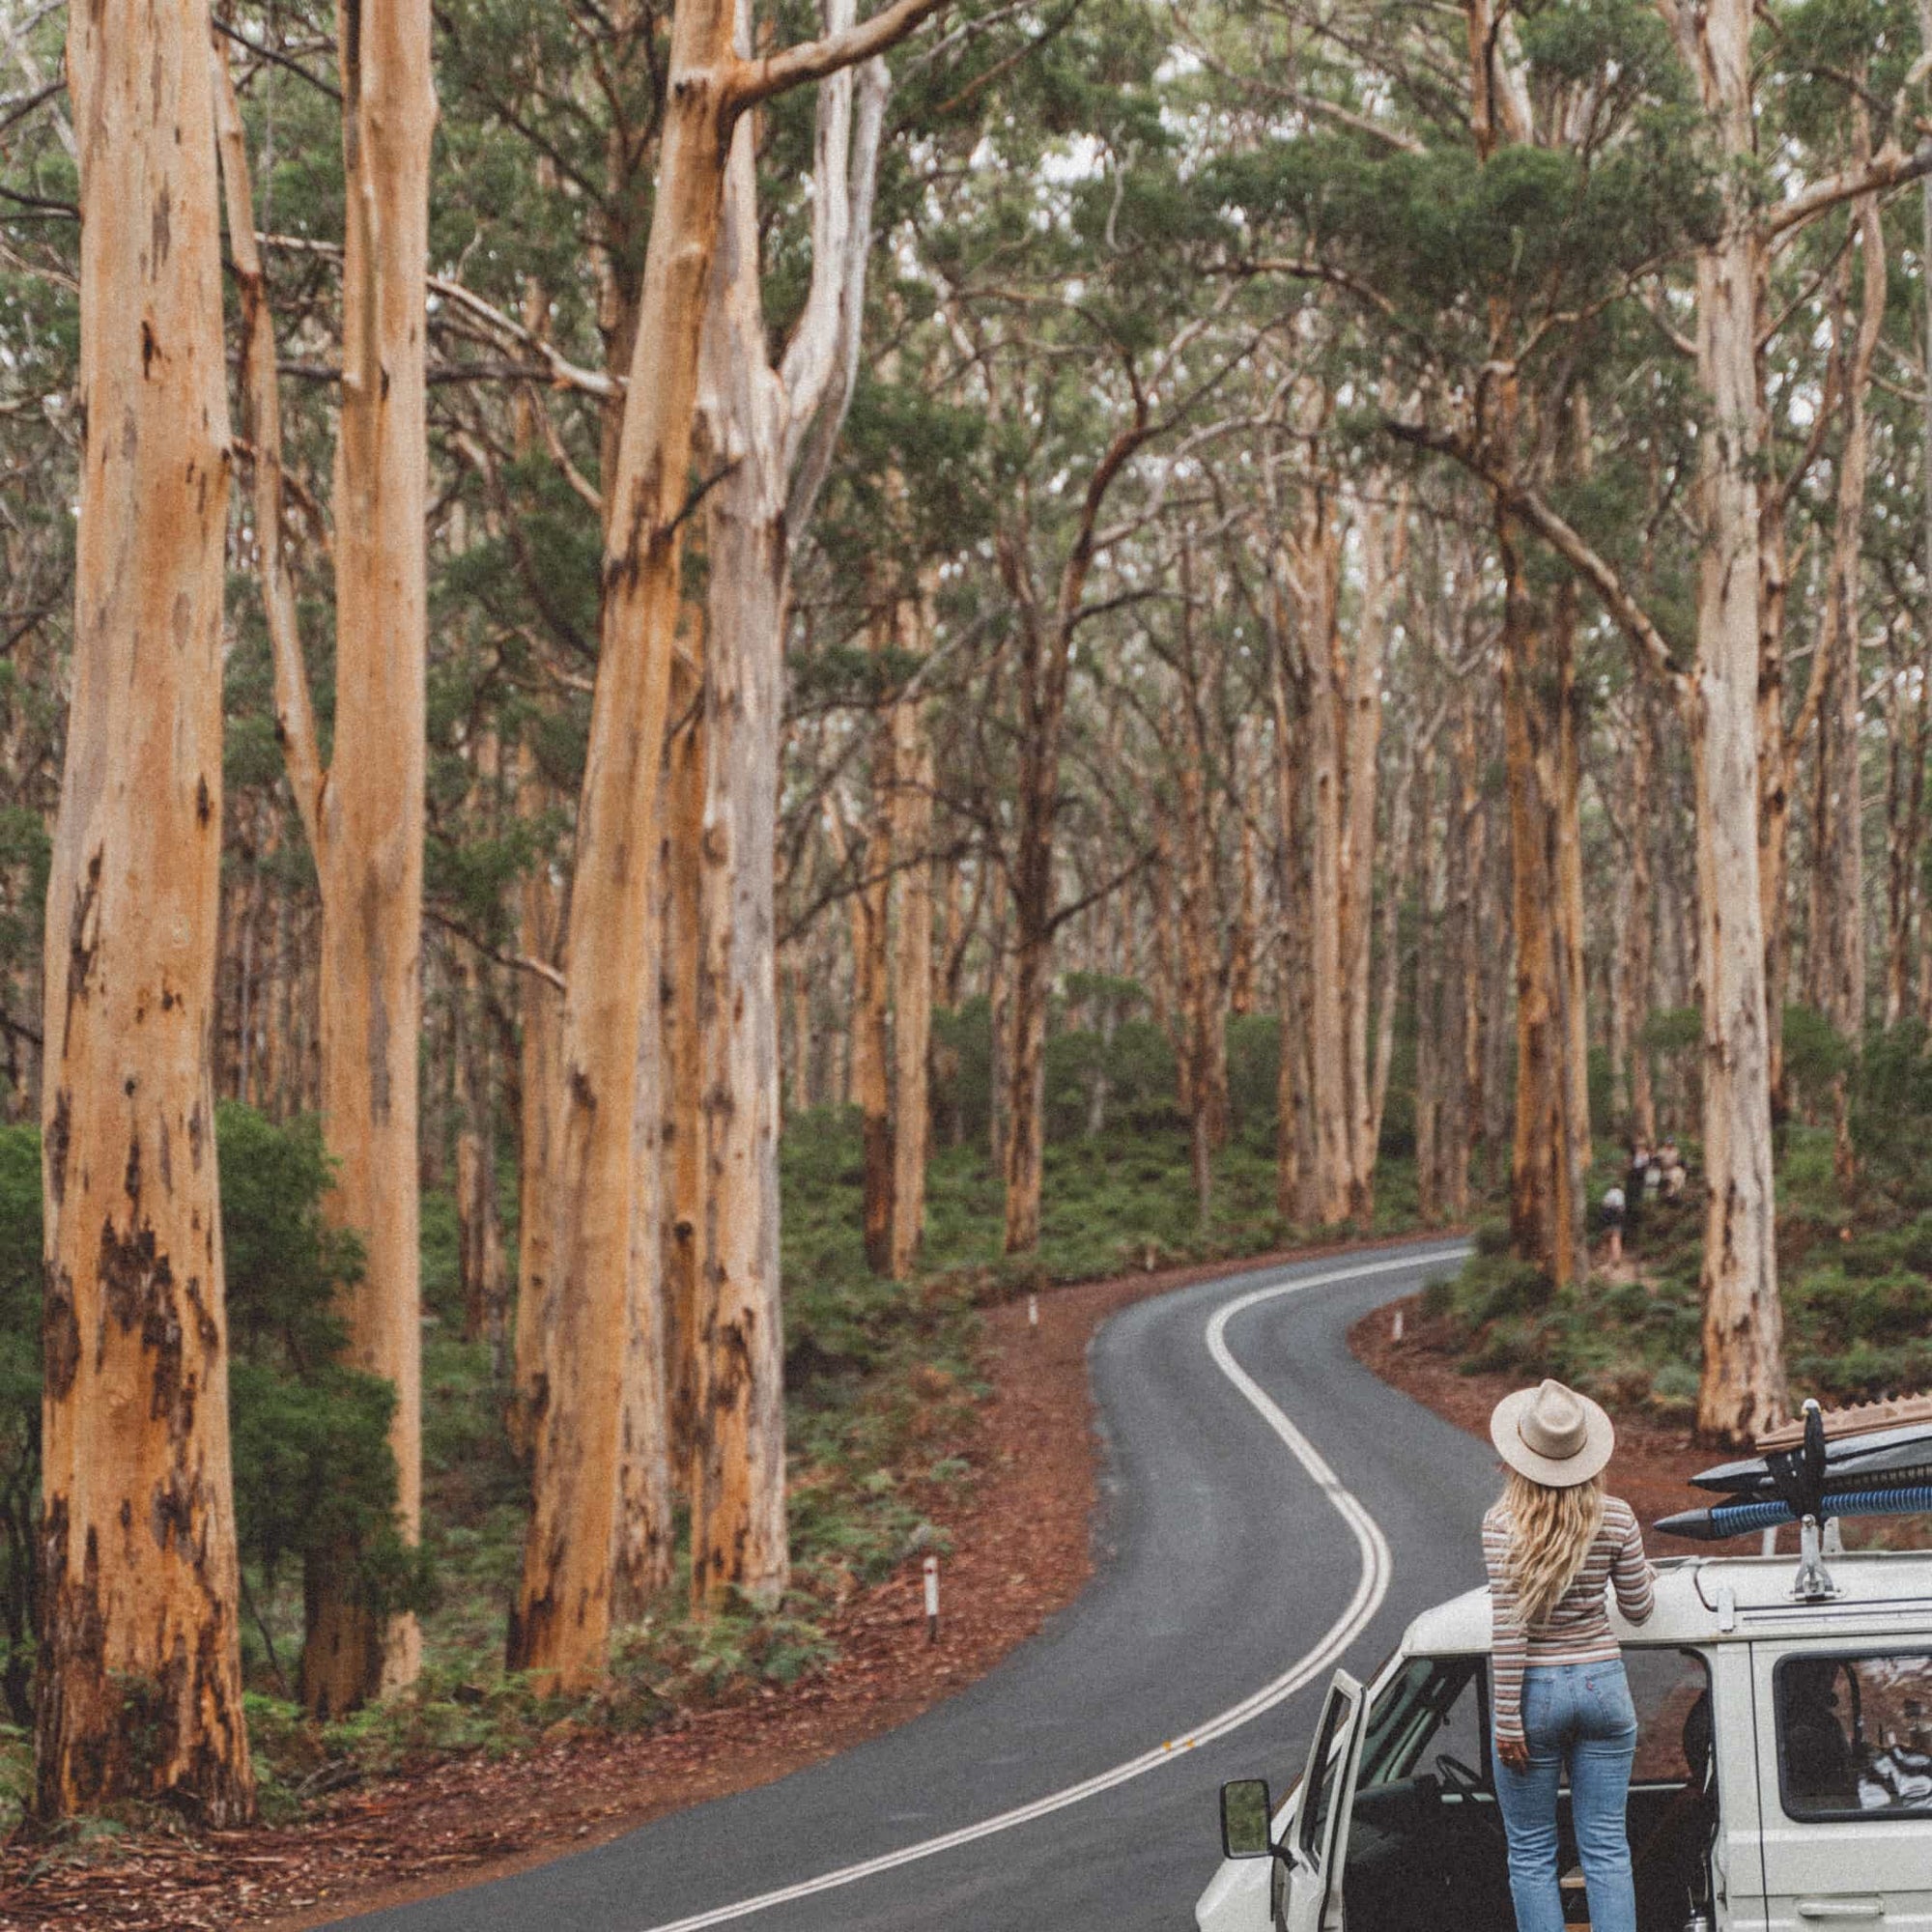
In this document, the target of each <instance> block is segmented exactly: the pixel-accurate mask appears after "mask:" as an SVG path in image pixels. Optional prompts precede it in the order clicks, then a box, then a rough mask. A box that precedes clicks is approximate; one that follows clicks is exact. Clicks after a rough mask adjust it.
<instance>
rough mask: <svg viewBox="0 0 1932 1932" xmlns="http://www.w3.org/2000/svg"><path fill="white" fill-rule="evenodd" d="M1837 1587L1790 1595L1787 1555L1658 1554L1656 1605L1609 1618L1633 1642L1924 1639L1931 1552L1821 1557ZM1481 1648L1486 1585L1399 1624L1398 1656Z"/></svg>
mask: <svg viewBox="0 0 1932 1932" xmlns="http://www.w3.org/2000/svg"><path fill="white" fill-rule="evenodd" d="M1825 1567H1826V1568H1827V1570H1829V1571H1830V1573H1831V1577H1832V1581H1833V1583H1834V1584H1835V1585H1836V1586H1837V1594H1836V1595H1835V1596H1833V1597H1828V1598H1824V1599H1822V1600H1818V1601H1799V1600H1796V1599H1794V1598H1793V1597H1792V1594H1791V1585H1792V1579H1793V1578H1794V1577H1796V1576H1797V1574H1798V1559H1797V1558H1796V1557H1795V1556H1678V1557H1666V1558H1664V1559H1662V1561H1660V1562H1659V1563H1658V1566H1657V1569H1658V1577H1657V1607H1656V1609H1655V1610H1654V1611H1653V1612H1652V1614H1651V1618H1650V1621H1649V1622H1648V1623H1646V1624H1641V1625H1637V1624H1626V1623H1625V1622H1624V1621H1623V1620H1622V1619H1621V1618H1620V1617H1618V1616H1616V1615H1615V1613H1614V1610H1613V1611H1612V1615H1611V1618H1610V1622H1611V1627H1612V1628H1613V1629H1614V1630H1615V1631H1616V1634H1617V1635H1618V1637H1619V1639H1620V1640H1621V1641H1623V1642H1624V1643H1627V1644H1633V1645H1652V1644H1657V1645H1668V1646H1672V1647H1682V1646H1684V1645H1687V1644H1709V1643H1740V1642H1747V1641H1748V1640H1749V1639H1751V1638H1753V1637H1759V1638H1763V1637H1777V1638H1788V1637H1803V1636H1835V1635H1843V1636H1847V1637H1851V1636H1857V1637H1860V1638H1863V1637H1868V1636H1884V1637H1889V1638H1898V1637H1910V1636H1913V1635H1919V1634H1922V1635H1924V1636H1926V1637H1928V1638H1932V1551H1928V1550H1922V1549H1899V1550H1868V1551H1861V1552H1858V1553H1856V1554H1846V1555H1833V1556H1829V1557H1827V1558H1826V1565H1825ZM1489 1648H1490V1593H1489V1591H1488V1590H1487V1589H1481V1590H1470V1591H1468V1592H1466V1593H1465V1594H1464V1595H1463V1596H1460V1597H1455V1598H1452V1599H1451V1600H1450V1601H1449V1602H1448V1603H1446V1604H1438V1605H1436V1607H1435V1609H1433V1610H1425V1611H1424V1612H1423V1613H1422V1615H1421V1616H1419V1617H1417V1618H1416V1619H1415V1621H1414V1622H1413V1623H1412V1624H1410V1625H1409V1627H1408V1629H1407V1630H1406V1632H1405V1633H1404V1635H1403V1640H1402V1652H1403V1655H1404V1656H1406V1657H1416V1656H1422V1657H1442V1656H1454V1655H1458V1654H1466V1653H1470V1652H1476V1651H1487V1650H1488V1649H1489Z"/></svg>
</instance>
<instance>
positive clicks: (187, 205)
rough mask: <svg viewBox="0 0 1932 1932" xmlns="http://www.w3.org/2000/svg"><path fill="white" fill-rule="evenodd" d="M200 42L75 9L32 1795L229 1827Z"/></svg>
mask: <svg viewBox="0 0 1932 1932" xmlns="http://www.w3.org/2000/svg"><path fill="white" fill-rule="evenodd" d="M208 37H209V20H208V13H207V9H206V7H205V6H203V5H201V4H199V0H170V4H164V5H157V6H152V7H150V6H133V5H129V4H128V0H99V4H98V5H93V6H87V7H80V8H76V9H74V10H73V13H72V14H71V17H70V21H69V41H68V63H69V74H70V79H71V87H72V91H73V102H74V128H75V133H76V136H77V140H78V145H79V162H80V184H81V187H80V192H81V205H82V211H83V219H82V224H81V240H80V248H81V277H80V279H81V314H80V327H81V336H80V399H81V405H82V409H83V411H84V419H85V421H86V424H87V435H86V441H85V447H84V451H83V461H82V464H81V481H80V515H79V522H78V526H77V532H76V542H77V551H76V557H75V569H74V591H75V611H74V642H73V694H72V699H71V706H70V709H69V714H68V727H67V754H66V763H65V766H64V768H63V771H62V777H61V798H60V810H59V815H58V818H57V820H56V824H55V830H54V838H53V851H52V868H51V873H50V876H49V879H48V886H47V919H46V955H45V976H46V979H45V983H46V1003H45V1024H44V1033H45V1062H44V1064H45V1067H46V1080H45V1091H44V1093H43V1122H42V1123H43V1180H44V1190H45V1249H44V1254H45V1264H46V1281H45V1301H44V1315H43V1323H44V1326H43V1340H44V1377H43V1395H42V1443H43V1468H42V1502H43V1511H42V1518H41V1527H40V1561H41V1577H40V1588H41V1601H40V1605H39V1626H40V1637H41V1649H40V1656H39V1665H38V1670H39V1691H38V1697H37V1707H36V1738H35V1760H36V1763H35V1777H36V1783H35V1797H34V1804H35V1809H36V1810H37V1811H38V1813H39V1814H40V1815H41V1816H42V1817H43V1819H47V1820H53V1819H58V1818H64V1817H69V1816H71V1815H73V1814H74V1813H76V1812H82V1811H97V1810H100V1809H102V1808H103V1807H105V1806H106V1805H108V1804H113V1803H115V1802H117V1801H122V1800H127V1799H138V1800H160V1801H163V1802H168V1803H172V1804H179V1805H181V1806H183V1807H185V1808H186V1809H188V1810H189V1811H191V1812H193V1813H195V1814H196V1815H198V1816H199V1817H201V1818H202V1819H203V1820H205V1821H206V1822H208V1823H210V1824H213V1825H215V1826H220V1827H230V1826H235V1825H240V1824H244V1823H246V1822H247V1821H248V1820H249V1818H250V1817H251V1816H252V1814H253V1810H254V1783H253V1776H252V1773H251V1770H250V1766H249V1757H248V1738H247V1730H246V1726H245V1722H244V1719H243V1714H242V1708H241V1649H240V1643H239V1640H238V1629H237V1615H238V1613H237V1600H238V1595H239V1588H240V1573H239V1565H238V1561H237V1554H236V1541H235V1518H234V1502H233V1483H232V1475H231V1466H230V1448H229V1435H228V1387H227V1377H228V1362H227V1335H226V1330H225V1322H226V1317H225V1311H224V1305H223V1276H222V1256H221V1222H220V1194H219V1186H218V1182H217V1178H216V1171H215V1149H214V1134H213V1110H214V1088H213V1056H214V974H215V963H216V957H215V948H216V920H217V915H218V905H219V893H220V864H221V645H222V619H221V601H222V587H223V572H224V556H223V543H224V536H225V526H226V521H227V511H228V480H229V452H228V397H227V383H226V371H225V367H224V357H223V354H222V327H221V250H220V229H219V221H218V216H217V212H216V210H217V201H216V178H215V154H214V144H213V126H214V120H213V106H214V103H213V99H212V95H211V65H210V58H209V38H208Z"/></svg>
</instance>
